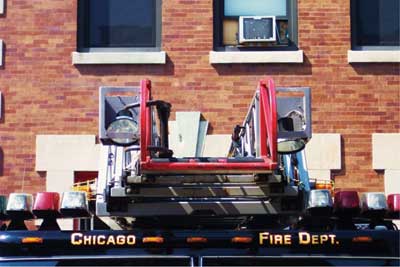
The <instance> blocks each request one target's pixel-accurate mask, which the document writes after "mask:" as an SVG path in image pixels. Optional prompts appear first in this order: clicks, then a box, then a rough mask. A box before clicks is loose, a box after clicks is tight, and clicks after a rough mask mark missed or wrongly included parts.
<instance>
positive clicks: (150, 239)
mask: <svg viewBox="0 0 400 267" xmlns="http://www.w3.org/2000/svg"><path fill="white" fill-rule="evenodd" d="M142 242H143V243H144V244H148V243H157V244H162V243H164V238H163V237H161V236H148V237H143V239H142Z"/></svg>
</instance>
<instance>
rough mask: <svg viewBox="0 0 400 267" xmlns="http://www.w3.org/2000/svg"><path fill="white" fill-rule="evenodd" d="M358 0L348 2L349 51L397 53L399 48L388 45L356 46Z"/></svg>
mask: <svg viewBox="0 0 400 267" xmlns="http://www.w3.org/2000/svg"><path fill="white" fill-rule="evenodd" d="M359 1H360V0H350V34H351V50H353V51H398V50H400V45H399V46H388V45H357V36H358V32H357V10H358V5H359Z"/></svg>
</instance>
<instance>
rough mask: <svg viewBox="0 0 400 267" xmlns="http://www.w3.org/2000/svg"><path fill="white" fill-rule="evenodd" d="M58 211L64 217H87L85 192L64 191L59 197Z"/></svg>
mask: <svg viewBox="0 0 400 267" xmlns="http://www.w3.org/2000/svg"><path fill="white" fill-rule="evenodd" d="M60 212H61V214H62V215H63V216H64V217H72V218H79V217H89V216H90V214H89V212H88V201H87V199H86V192H81V191H72V192H64V193H63V194H62V198H61V208H60Z"/></svg>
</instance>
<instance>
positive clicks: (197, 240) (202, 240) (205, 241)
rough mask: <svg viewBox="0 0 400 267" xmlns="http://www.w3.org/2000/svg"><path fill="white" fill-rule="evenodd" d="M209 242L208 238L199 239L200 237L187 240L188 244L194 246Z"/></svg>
mask: <svg viewBox="0 0 400 267" xmlns="http://www.w3.org/2000/svg"><path fill="white" fill-rule="evenodd" d="M207 241H208V240H207V238H205V237H199V236H196V237H188V238H186V242H187V243H191V244H193V243H207Z"/></svg>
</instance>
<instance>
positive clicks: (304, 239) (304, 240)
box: [299, 232, 310, 245]
mask: <svg viewBox="0 0 400 267" xmlns="http://www.w3.org/2000/svg"><path fill="white" fill-rule="evenodd" d="M299 244H300V245H307V244H310V234H309V233H305V232H300V233H299Z"/></svg>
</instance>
